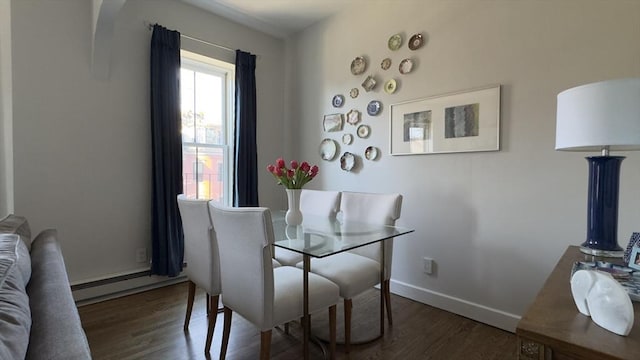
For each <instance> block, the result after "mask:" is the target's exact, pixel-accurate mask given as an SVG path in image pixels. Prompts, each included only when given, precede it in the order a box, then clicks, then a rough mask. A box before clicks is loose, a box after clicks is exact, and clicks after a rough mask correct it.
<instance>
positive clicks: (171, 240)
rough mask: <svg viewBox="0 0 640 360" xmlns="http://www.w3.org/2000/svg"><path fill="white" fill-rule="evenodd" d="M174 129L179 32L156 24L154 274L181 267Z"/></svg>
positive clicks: (177, 124)
mask: <svg viewBox="0 0 640 360" xmlns="http://www.w3.org/2000/svg"><path fill="white" fill-rule="evenodd" d="M180 129H181V116H180V33H179V32H177V31H172V30H168V29H166V28H164V27H162V26H160V25H157V24H156V25H154V26H153V35H152V36H151V146H152V157H153V159H152V161H153V166H152V168H153V176H152V178H153V193H152V198H153V210H152V211H153V213H152V231H151V235H152V238H151V245H152V259H151V273H152V274H156V275H167V276H177V275H178V274H179V273H180V272H181V271H182V261H183V258H184V237H183V233H182V222H181V220H180V214H179V211H178V202H177V199H176V197H177V195H178V194H180V193H182V138H181V134H180Z"/></svg>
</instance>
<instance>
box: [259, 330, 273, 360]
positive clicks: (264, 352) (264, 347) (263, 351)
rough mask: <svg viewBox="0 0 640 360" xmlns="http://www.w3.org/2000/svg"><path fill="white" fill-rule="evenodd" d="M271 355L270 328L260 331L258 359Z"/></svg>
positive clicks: (267, 358)
mask: <svg viewBox="0 0 640 360" xmlns="http://www.w3.org/2000/svg"><path fill="white" fill-rule="evenodd" d="M270 357H271V330H267V331H262V332H260V360H269V358H270Z"/></svg>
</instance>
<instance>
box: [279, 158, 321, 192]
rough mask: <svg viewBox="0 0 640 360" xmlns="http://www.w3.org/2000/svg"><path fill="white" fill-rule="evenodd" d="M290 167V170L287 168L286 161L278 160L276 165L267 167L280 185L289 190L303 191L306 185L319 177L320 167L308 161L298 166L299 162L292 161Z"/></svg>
mask: <svg viewBox="0 0 640 360" xmlns="http://www.w3.org/2000/svg"><path fill="white" fill-rule="evenodd" d="M289 165H290V168H287V166H286V165H285V163H284V160H283V159H282V158H278V160H276V164H275V165H272V164H270V165H269V166H267V171H269V172H270V173H271V174H272V175H273V176H274V177H275V178H276V179H278V184H281V185H284V187H285V188H287V189H302V187H303V186H304V185H305V184H306V183H308V182H309V181H311V180H313V178H314V177H315V176H316V175H318V166H316V165H313V166H311V165H309V163H307V162H306V161H303V162H302V163H301V164H298V162H297V161H295V160H291V163H290V164H289Z"/></svg>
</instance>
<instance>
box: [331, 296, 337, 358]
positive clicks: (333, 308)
mask: <svg viewBox="0 0 640 360" xmlns="http://www.w3.org/2000/svg"><path fill="white" fill-rule="evenodd" d="M336 308H337V306H336V305H333V306H331V307H329V358H330V359H331V360H333V359H335V358H336Z"/></svg>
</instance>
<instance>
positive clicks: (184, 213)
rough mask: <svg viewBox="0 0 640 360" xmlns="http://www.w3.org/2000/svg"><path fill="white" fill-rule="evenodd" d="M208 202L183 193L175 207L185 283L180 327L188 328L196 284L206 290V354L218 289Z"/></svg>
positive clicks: (216, 307) (209, 345)
mask: <svg viewBox="0 0 640 360" xmlns="http://www.w3.org/2000/svg"><path fill="white" fill-rule="evenodd" d="M208 203H209V202H208V200H200V199H188V198H187V197H186V196H185V195H184V194H180V195H178V208H179V209H180V217H181V218H182V229H183V232H184V259H185V262H186V264H187V266H186V267H185V268H184V274H185V275H186V276H187V279H188V284H189V294H188V296H187V313H186V315H185V318H184V330H185V331H188V330H189V321H190V320H191V311H192V310H193V300H194V297H195V292H196V287H199V288H201V289H203V290H204V291H205V292H206V293H207V301H206V302H207V323H208V326H207V340H206V342H205V347H204V352H205V354H208V353H209V349H210V348H211V341H212V340H213V330H214V328H215V326H216V317H217V314H218V299H219V296H220V292H221V285H220V265H219V256H218V246H217V243H216V241H215V237H214V235H213V232H212V226H211V217H210V216H209V204H208Z"/></svg>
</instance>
